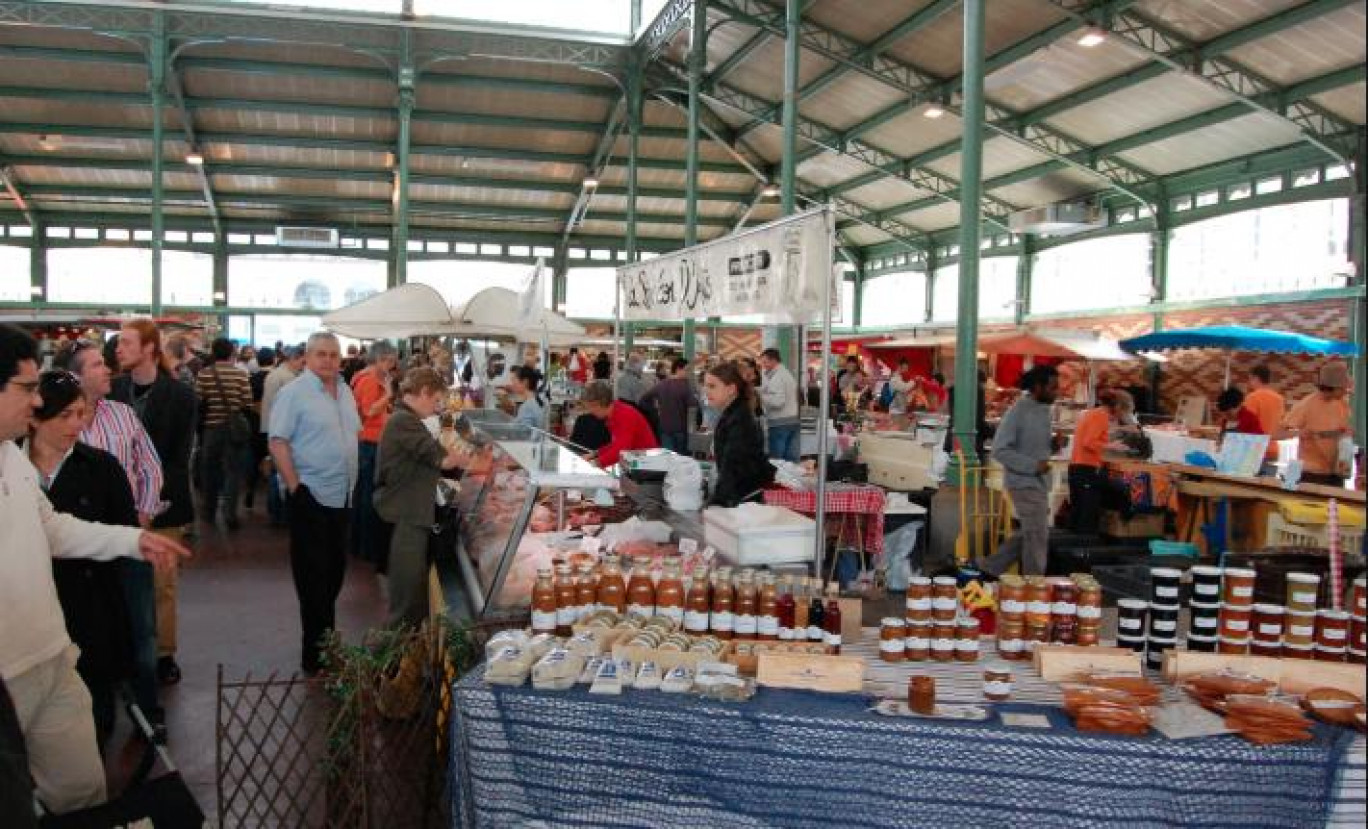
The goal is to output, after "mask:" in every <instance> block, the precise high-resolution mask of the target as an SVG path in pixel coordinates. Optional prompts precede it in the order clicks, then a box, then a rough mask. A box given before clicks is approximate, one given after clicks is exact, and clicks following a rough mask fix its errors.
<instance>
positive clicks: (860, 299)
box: [850, 265, 865, 329]
mask: <svg viewBox="0 0 1368 829" xmlns="http://www.w3.org/2000/svg"><path fill="white" fill-rule="evenodd" d="M864 281H865V276H864V265H860V266H858V267H856V268H855V301H854V302H852V303H850V304H851V306H852V307H851V309H850V327H851V328H856V329H858V328H859V327H860V326H861V325H863V324H864Z"/></svg>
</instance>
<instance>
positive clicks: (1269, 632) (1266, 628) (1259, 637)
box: [1250, 604, 1285, 645]
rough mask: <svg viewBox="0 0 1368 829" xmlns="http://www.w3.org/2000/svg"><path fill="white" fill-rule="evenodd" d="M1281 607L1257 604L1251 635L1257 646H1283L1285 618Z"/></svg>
mask: <svg viewBox="0 0 1368 829" xmlns="http://www.w3.org/2000/svg"><path fill="white" fill-rule="evenodd" d="M1284 615H1285V613H1284V610H1283V608H1282V606H1281V605H1276V604H1256V605H1254V614H1253V619H1252V621H1251V625H1252V628H1251V630H1250V633H1251V635H1253V637H1254V641H1255V643H1256V644H1264V645H1281V644H1282V635H1283V616H1284Z"/></svg>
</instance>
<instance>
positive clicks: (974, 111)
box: [951, 0, 987, 474]
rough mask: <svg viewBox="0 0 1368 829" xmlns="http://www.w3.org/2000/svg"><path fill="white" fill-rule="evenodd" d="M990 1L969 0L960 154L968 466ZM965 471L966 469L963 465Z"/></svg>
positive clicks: (958, 414)
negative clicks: (986, 17)
mask: <svg viewBox="0 0 1368 829" xmlns="http://www.w3.org/2000/svg"><path fill="white" fill-rule="evenodd" d="M986 2H987V0H964V108H963V113H964V114H963V120H964V127H963V129H964V132H963V135H964V140H963V147H964V149H963V154H962V156H961V159H960V197H959V198H960V234H959V237H960V238H959V249H960V256H959V313H958V314H957V315H956V319H957V320H958V325H957V332H956V337H955V388H956V389H957V392H956V394H955V411H954V412H953V414H952V421H951V422H952V428H953V429H954V432H955V438H956V439H957V440H958V441H959V445H960V448H961V450H962V451H963V454H964V463H965V465H966V466H972V465H974V464H976V463H977V462H978V456H977V453H976V452H975V449H974V445H975V442H976V436H977V431H976V427H977V420H978V418H977V414H976V410H977V408H978V391H977V390H978V359H977V354H978V304H979V303H978V293H979V290H978V289H979V284H978V282H979V254H980V251H979V230H980V228H979V222H980V221H981V219H982V213H983V209H982V205H981V204H980V203H979V199H980V196H981V194H982V190H983V29H984V22H983V21H984V5H985V3H986ZM959 471H960V473H961V474H962V473H963V470H959Z"/></svg>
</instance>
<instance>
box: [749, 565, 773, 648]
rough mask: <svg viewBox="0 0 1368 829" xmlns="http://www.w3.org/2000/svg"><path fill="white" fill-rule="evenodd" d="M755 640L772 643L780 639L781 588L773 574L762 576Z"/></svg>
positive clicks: (756, 611) (757, 603)
mask: <svg viewBox="0 0 1368 829" xmlns="http://www.w3.org/2000/svg"><path fill="white" fill-rule="evenodd" d="M755 613H756V620H755V624H756V632H755V638H756V639H759V640H761V641H765V642H772V641H774V640H776V639H778V638H779V588H778V587H777V586H776V583H775V579H774V574H773V573H761V574H760V588H759V598H758V599H757V600H756V610H755Z"/></svg>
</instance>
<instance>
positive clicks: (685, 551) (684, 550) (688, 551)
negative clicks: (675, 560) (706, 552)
mask: <svg viewBox="0 0 1368 829" xmlns="http://www.w3.org/2000/svg"><path fill="white" fill-rule="evenodd" d="M696 552H698V541H697V540H695V539H692V538H681V539H679V554H680V555H682V556H691V555H693V554H694V553H696Z"/></svg>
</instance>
